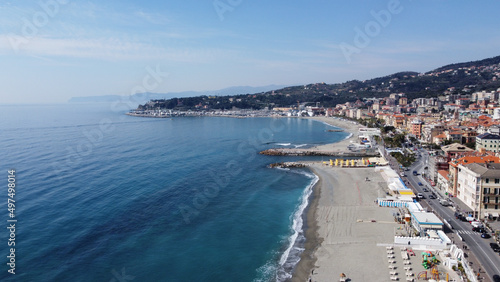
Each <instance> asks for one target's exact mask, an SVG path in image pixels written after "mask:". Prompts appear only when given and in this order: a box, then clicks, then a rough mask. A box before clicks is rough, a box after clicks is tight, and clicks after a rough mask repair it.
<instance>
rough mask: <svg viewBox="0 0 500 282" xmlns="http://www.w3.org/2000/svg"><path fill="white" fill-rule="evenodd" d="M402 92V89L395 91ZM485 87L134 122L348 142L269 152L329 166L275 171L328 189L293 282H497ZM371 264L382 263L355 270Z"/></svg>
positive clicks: (498, 195)
mask: <svg viewBox="0 0 500 282" xmlns="http://www.w3.org/2000/svg"><path fill="white" fill-rule="evenodd" d="M485 71H487V72H488V73H490V74H493V75H492V76H490V78H489V79H490V80H492V81H496V80H497V79H498V78H500V64H498V65H495V66H490V67H488V68H481V67H463V68H458V70H457V69H456V68H454V69H453V70H451V69H441V70H439V71H435V72H430V73H427V74H425V76H429V77H439V76H440V75H450V74H451V75H453V73H456V72H462V73H465V74H466V75H478V74H481V73H484V72H485ZM412 75H415V74H412ZM415 76H418V75H415ZM395 83H398V79H392V80H391V85H392V84H395ZM391 85H389V86H388V89H390V88H391V87H392V86H391ZM478 88H479V87H477V85H466V86H464V87H463V88H461V89H457V88H455V87H449V88H447V89H446V90H445V91H443V92H442V93H440V95H436V97H425V98H423V97H417V98H410V97H409V96H410V95H408V94H407V93H404V92H397V93H388V95H387V96H384V97H371V98H362V99H361V98H360V99H357V100H356V101H348V102H345V103H341V104H336V105H335V106H333V107H326V106H323V105H321V103H319V102H316V103H300V102H299V103H297V104H296V105H289V106H288V107H286V106H280V107H265V108H263V109H239V108H234V107H233V108H232V109H231V110H225V109H209V108H207V107H204V109H203V107H201V108H200V107H198V109H182V107H181V108H172V109H168V108H164V107H160V106H159V105H160V104H161V103H163V102H164V101H163V102H162V101H150V102H149V103H148V104H146V105H145V106H143V107H139V108H138V109H136V110H133V111H130V112H129V113H127V114H128V115H130V116H140V117H153V118H176V117H184V116H215V117H233V118H251V117H273V118H287V117H288V118H292V117H296V118H310V119H316V120H319V121H322V122H324V123H327V124H330V125H332V126H334V127H336V128H340V130H332V131H345V132H347V133H349V134H350V135H349V138H347V139H345V140H343V141H341V142H337V143H333V144H327V145H322V146H318V147H313V148H300V149H290V148H279V149H277V148H271V149H268V150H266V151H263V152H261V154H263V155H271V156H324V157H329V158H330V159H329V160H328V161H322V162H318V161H301V162H282V163H276V164H272V165H270V167H283V168H286V169H294V168H303V167H308V168H309V169H310V170H312V171H313V172H314V173H315V174H316V175H317V176H318V177H319V178H320V181H319V183H318V184H317V185H316V186H317V187H316V188H315V191H314V195H315V196H313V201H312V202H311V204H310V208H309V212H308V214H307V218H308V220H307V221H308V229H307V230H306V238H307V240H306V243H305V250H304V252H303V254H302V256H301V260H300V262H299V263H298V265H297V267H296V269H295V271H294V276H293V277H292V281H336V280H337V279H338V281H388V280H389V281H391V280H392V281H398V280H405V281H418V280H428V281H497V280H498V279H500V277H499V276H498V274H497V273H499V272H500V271H499V270H498V267H499V265H500V259H499V256H498V253H499V252H500V247H499V246H498V244H499V238H500V216H499V213H500V88H498V89H495V90H488V91H486V90H476V89H478ZM208 99H210V98H208ZM229 99H230V100H229V102H241V101H236V100H234V99H233V98H229ZM177 103H179V101H177ZM200 105H201V104H200ZM200 105H198V106H200ZM353 186H354V187H353ZM353 188H355V190H353ZM338 253H345V254H349V255H348V257H345V256H342V257H339V256H337V255H334V254H338ZM399 253H400V255H399ZM368 254H369V255H370V256H371V257H373V258H375V257H376V258H379V259H377V260H375V261H373V262H372V264H371V265H365V264H363V266H364V267H365V266H366V269H365V270H363V271H359V270H357V267H358V266H359V261H363V260H364V259H362V257H364V256H366V255H368ZM385 257H387V259H385V260H380V258H385ZM332 277H338V278H335V279H333V280H332ZM495 279H496V280H495Z"/></svg>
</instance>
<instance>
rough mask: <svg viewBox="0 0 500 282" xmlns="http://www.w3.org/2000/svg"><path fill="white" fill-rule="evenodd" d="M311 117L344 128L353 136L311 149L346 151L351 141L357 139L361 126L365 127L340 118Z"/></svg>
mask: <svg viewBox="0 0 500 282" xmlns="http://www.w3.org/2000/svg"><path fill="white" fill-rule="evenodd" d="M311 119H315V120H318V121H321V122H324V123H327V124H329V125H332V126H335V127H339V128H342V129H343V130H344V131H345V132H348V133H350V134H351V136H350V137H349V138H347V139H344V140H342V141H340V142H337V143H331V144H326V145H321V146H316V147H313V148H311V149H309V150H316V151H327V152H339V151H345V150H346V148H347V146H348V145H349V144H351V141H355V140H356V139H357V137H358V130H359V128H361V127H364V126H362V125H360V124H358V123H355V122H352V121H348V120H343V119H339V118H332V117H312V118H311Z"/></svg>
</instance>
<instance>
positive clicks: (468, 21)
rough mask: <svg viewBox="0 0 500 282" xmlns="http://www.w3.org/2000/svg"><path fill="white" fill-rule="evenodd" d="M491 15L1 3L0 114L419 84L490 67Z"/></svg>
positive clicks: (499, 28)
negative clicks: (430, 74) (85, 101)
mask: <svg viewBox="0 0 500 282" xmlns="http://www.w3.org/2000/svg"><path fill="white" fill-rule="evenodd" d="M498 11H500V2H498V1H482V2H481V3H480V4H478V2H474V1H451V0H450V1H445V0H433V1H426V0H423V1H411V0H399V1H397V0H383V1H333V0H329V1H323V0H313V1H282V0H275V1H257V0H255V1H249V0H216V1H214V0H198V1H194V0H183V1H147V0H146V1H76V0H40V1H2V2H1V3H0V62H1V64H0V85H1V90H0V93H1V95H0V103H28V102H29V103H64V102H66V101H67V100H68V99H69V98H71V97H74V96H98V95H110V94H117V95H130V94H133V93H134V92H136V91H140V90H143V89H146V90H147V91H150V92H160V93H166V92H177V91H189V90H196V91H203V90H216V89H221V88H225V87H230V86H264V85H270V84H277V85H301V84H307V83H315V82H326V83H336V82H344V81H347V80H352V79H360V80H362V79H369V78H374V77H379V76H384V75H388V74H391V73H394V72H398V71H410V70H411V71H419V72H425V71H429V70H432V69H434V68H436V67H440V66H442V65H445V64H450V63H456V62H462V61H471V60H478V59H483V58H488V57H493V56H498V55H500V48H499V47H500V22H499V21H498ZM376 15H378V16H376ZM360 33H361V34H360ZM363 39H364V40H363Z"/></svg>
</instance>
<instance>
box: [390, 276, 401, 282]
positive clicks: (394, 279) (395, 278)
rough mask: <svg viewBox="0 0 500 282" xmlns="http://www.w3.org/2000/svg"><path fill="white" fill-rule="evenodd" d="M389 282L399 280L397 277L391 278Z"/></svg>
mask: <svg viewBox="0 0 500 282" xmlns="http://www.w3.org/2000/svg"><path fill="white" fill-rule="evenodd" d="M391 280H393V281H398V280H399V278H398V277H397V276H391Z"/></svg>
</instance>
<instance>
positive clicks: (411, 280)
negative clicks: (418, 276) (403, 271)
mask: <svg viewBox="0 0 500 282" xmlns="http://www.w3.org/2000/svg"><path fill="white" fill-rule="evenodd" d="M406 281H409V282H413V281H415V279H413V278H411V277H406Z"/></svg>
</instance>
